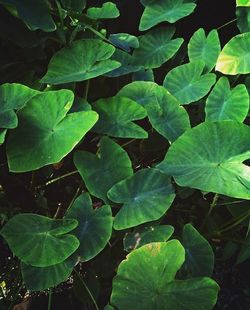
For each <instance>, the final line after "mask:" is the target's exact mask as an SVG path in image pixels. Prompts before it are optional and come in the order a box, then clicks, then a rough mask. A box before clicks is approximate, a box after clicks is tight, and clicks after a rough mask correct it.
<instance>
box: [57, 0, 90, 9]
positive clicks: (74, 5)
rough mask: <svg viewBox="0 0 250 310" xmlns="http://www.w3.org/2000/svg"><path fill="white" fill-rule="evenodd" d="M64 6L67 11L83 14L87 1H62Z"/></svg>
mask: <svg viewBox="0 0 250 310" xmlns="http://www.w3.org/2000/svg"><path fill="white" fill-rule="evenodd" d="M61 3H62V6H63V7H64V8H65V9H66V10H72V11H75V12H82V10H83V9H84V8H85V6H86V0H61Z"/></svg>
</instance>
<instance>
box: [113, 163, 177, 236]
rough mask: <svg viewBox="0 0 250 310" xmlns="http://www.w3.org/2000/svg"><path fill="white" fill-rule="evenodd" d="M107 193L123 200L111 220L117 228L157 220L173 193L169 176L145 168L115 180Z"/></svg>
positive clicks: (171, 198) (118, 199)
mask: <svg viewBox="0 0 250 310" xmlns="http://www.w3.org/2000/svg"><path fill="white" fill-rule="evenodd" d="M108 197H109V199H110V200H112V201H114V202H116V203H122V204H123V206H122V208H121V209H120V210H119V212H118V213H117V214H116V216H115V220H114V228H115V229H117V230H120V229H126V228H130V227H134V226H137V225H140V224H142V223H146V222H150V221H154V220H158V219H159V218H160V217H161V216H162V215H163V214H164V213H165V212H166V211H167V210H168V209H169V207H170V206H171V204H172V202H173V200H174V198H175V194H174V189H173V186H172V184H171V180H170V177H168V176H166V175H164V174H162V173H161V172H159V171H157V170H156V169H150V168H148V169H142V170H139V171H137V172H136V173H135V174H134V175H133V176H132V177H129V178H127V179H125V180H123V181H121V182H119V183H117V184H115V185H114V186H113V187H112V188H111V189H110V190H109V191H108Z"/></svg>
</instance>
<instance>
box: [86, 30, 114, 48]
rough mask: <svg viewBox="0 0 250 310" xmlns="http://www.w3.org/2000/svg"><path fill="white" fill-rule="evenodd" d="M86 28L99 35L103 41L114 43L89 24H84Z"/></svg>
mask: <svg viewBox="0 0 250 310" xmlns="http://www.w3.org/2000/svg"><path fill="white" fill-rule="evenodd" d="M86 28H87V29H89V30H90V31H92V32H93V33H94V34H96V35H97V36H98V37H100V38H101V39H102V40H103V41H106V42H108V43H109V44H111V45H114V44H113V42H111V41H110V40H109V39H107V38H106V37H105V36H104V35H103V34H101V33H100V32H99V31H97V30H96V29H95V28H93V27H91V26H86Z"/></svg>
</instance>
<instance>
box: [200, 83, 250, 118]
mask: <svg viewBox="0 0 250 310" xmlns="http://www.w3.org/2000/svg"><path fill="white" fill-rule="evenodd" d="M248 110H249V95H248V91H247V88H246V86H245V85H244V84H239V85H237V86H236V87H234V88H233V89H230V84H229V81H228V79H227V78H226V77H221V78H220V79H219V81H218V82H217V83H216V85H215V86H214V88H213V90H212V91H211V93H210V95H209V96H208V98H207V101H206V108H205V111H206V120H207V121H222V120H232V121H237V122H243V121H244V119H245V118H246V117H247V114H248Z"/></svg>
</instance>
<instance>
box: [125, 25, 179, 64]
mask: <svg viewBox="0 0 250 310" xmlns="http://www.w3.org/2000/svg"><path fill="white" fill-rule="evenodd" d="M174 33H175V29H174V27H168V28H157V29H153V30H151V31H149V32H148V33H147V34H145V35H143V36H140V37H139V38H138V39H139V48H137V49H135V50H134V52H133V54H132V56H133V60H132V63H131V64H133V65H137V66H143V67H144V68H145V69H151V68H158V67H160V66H161V65H162V64H163V63H165V62H166V61H168V60H169V59H170V58H172V57H173V56H174V55H175V53H176V52H177V51H178V49H179V48H180V46H181V45H182V43H183V39H182V38H177V39H173V40H171V38H172V37H173V35H174Z"/></svg>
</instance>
